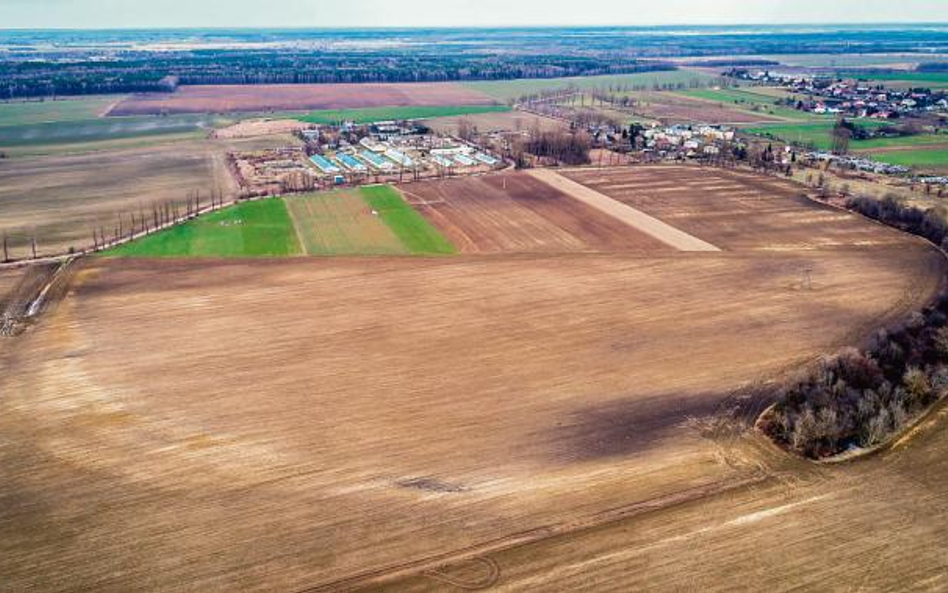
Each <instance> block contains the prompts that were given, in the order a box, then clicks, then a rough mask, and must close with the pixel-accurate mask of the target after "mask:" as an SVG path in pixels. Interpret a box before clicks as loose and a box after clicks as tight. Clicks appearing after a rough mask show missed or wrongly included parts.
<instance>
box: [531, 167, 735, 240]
mask: <svg viewBox="0 0 948 593" xmlns="http://www.w3.org/2000/svg"><path fill="white" fill-rule="evenodd" d="M529 173H530V175H532V176H533V177H534V178H536V179H539V180H540V181H543V182H544V183H546V184H548V185H550V186H551V187H554V188H556V189H558V190H560V191H562V192H564V193H566V194H567V195H569V196H570V197H572V198H575V199H577V200H579V201H581V202H583V203H584V204H587V205H589V206H591V207H592V208H595V209H596V210H599V211H600V212H603V213H605V214H608V215H609V216H612V217H614V218H616V219H617V220H621V221H622V222H624V223H625V224H627V225H628V226H629V227H631V228H633V229H635V230H637V231H639V232H641V233H644V234H646V235H648V236H650V237H652V238H654V239H657V240H658V241H661V242H662V243H664V244H666V245H668V246H669V247H672V248H674V249H677V250H678V251H720V249H718V248H717V247H715V246H714V245H712V244H710V243H708V242H707V241H703V240H701V239H699V238H697V237H694V236H692V235H689V234H688V233H685V232H682V231H681V230H679V229H676V228H675V227H673V226H671V225H669V224H666V223H664V222H662V221H660V220H658V219H657V218H654V217H652V216H649V215H647V214H645V213H644V212H641V211H639V210H636V209H635V208H632V207H631V206H629V205H627V204H623V203H622V202H617V201H616V200H613V199H612V198H610V197H608V196H605V195H603V194H601V193H599V192H597V191H595V190H592V189H590V188H588V187H586V186H585V185H581V184H579V183H576V182H575V181H572V180H570V179H568V178H566V177H563V176H562V175H560V174H559V173H557V172H556V171H551V170H549V169H533V170H531V171H530V172H529Z"/></svg>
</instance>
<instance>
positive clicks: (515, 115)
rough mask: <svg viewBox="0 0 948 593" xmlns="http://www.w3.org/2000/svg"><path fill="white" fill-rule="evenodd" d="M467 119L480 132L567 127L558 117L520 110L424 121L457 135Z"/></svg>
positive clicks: (542, 130)
mask: <svg viewBox="0 0 948 593" xmlns="http://www.w3.org/2000/svg"><path fill="white" fill-rule="evenodd" d="M462 120H464V121H468V122H470V123H471V124H472V125H473V126H475V127H476V128H477V131H478V132H480V133H482V134H489V133H491V132H505V131H506V132H529V131H531V130H536V129H539V130H540V131H541V132H554V131H557V130H567V129H569V124H568V123H567V122H564V121H562V120H559V119H553V118H551V117H543V116H541V115H534V114H532V113H524V112H522V111H506V112H501V113H479V114H474V115H464V116H455V117H437V118H435V119H429V120H427V121H425V123H426V124H427V125H428V126H429V127H431V129H432V130H435V131H437V132H439V133H441V134H449V135H455V136H456V135H457V133H458V129H459V127H460V122H461V121H462Z"/></svg>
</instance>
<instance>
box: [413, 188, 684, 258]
mask: <svg viewBox="0 0 948 593" xmlns="http://www.w3.org/2000/svg"><path fill="white" fill-rule="evenodd" d="M400 189H401V191H402V194H403V195H404V196H405V197H406V199H407V200H408V201H409V203H411V204H412V205H413V206H414V207H415V209H416V210H418V211H419V212H421V213H422V214H423V215H424V216H425V218H427V219H428V220H429V221H430V222H431V223H432V224H433V225H434V226H435V227H437V228H438V230H440V231H441V232H442V233H443V234H444V236H445V237H447V238H448V240H449V241H451V243H453V244H454V245H455V246H456V247H457V248H458V249H459V250H460V251H461V252H462V253H498V252H512V251H514V252H571V251H629V250H632V251H662V250H667V249H669V248H667V247H666V246H664V245H663V244H662V243H661V242H660V241H658V240H656V239H653V238H651V237H649V236H647V235H645V234H644V233H641V232H638V231H636V230H635V229H633V228H631V227H629V226H628V225H626V224H625V223H623V222H622V221H620V220H618V219H616V218H614V217H612V216H609V215H608V214H605V213H602V212H600V211H598V210H596V209H594V208H592V207H590V206H588V205H586V204H584V203H582V202H581V201H579V200H576V199H575V198H573V197H571V196H569V195H567V194H566V193H564V192H562V191H560V190H557V189H555V188H553V187H550V186H549V185H547V184H545V183H543V182H542V181H540V180H538V179H535V178H533V177H532V176H530V175H528V174H526V173H514V174H507V173H505V174H499V175H487V176H480V177H464V178H457V179H449V180H442V181H430V182H425V183H417V184H406V185H404V186H401V188H400Z"/></svg>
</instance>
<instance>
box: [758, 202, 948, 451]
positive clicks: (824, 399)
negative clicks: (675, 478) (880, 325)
mask: <svg viewBox="0 0 948 593" xmlns="http://www.w3.org/2000/svg"><path fill="white" fill-rule="evenodd" d="M847 206H848V207H849V208H850V209H851V210H854V211H856V212H859V213H861V214H863V215H865V216H868V217H870V218H873V219H875V220H878V221H880V222H884V223H886V224H889V225H891V226H894V227H897V228H900V229H902V230H904V231H906V232H910V233H913V234H915V235H918V236H921V237H925V238H926V239H928V240H930V241H932V242H933V243H935V244H937V245H941V246H942V247H945V246H946V244H948V223H946V222H945V221H946V214H948V213H946V211H945V210H944V209H943V208H933V209H928V210H922V209H920V208H916V207H914V206H908V205H905V204H903V203H901V202H899V201H898V199H897V198H895V197H893V196H888V197H886V198H884V199H882V200H876V199H873V198H868V197H862V196H859V197H854V198H851V199H849V200H848V202H847ZM946 393H948V295H946V294H944V293H943V294H942V295H941V296H939V298H938V299H937V300H936V302H935V303H934V304H933V305H932V306H930V307H927V308H926V309H924V310H923V311H922V312H920V313H914V314H913V315H911V316H910V317H909V319H908V320H906V321H905V322H904V323H902V324H900V325H898V326H896V327H894V328H892V329H889V330H881V331H879V332H878V333H877V334H876V335H875V336H874V337H873V339H872V341H871V344H870V345H869V347H868V348H866V349H865V350H857V349H855V348H849V349H846V350H843V351H842V352H840V353H839V354H837V355H835V356H832V357H829V358H826V359H824V360H822V361H821V362H820V363H819V364H818V365H817V366H816V368H814V369H811V370H808V371H806V372H804V373H803V374H802V375H801V376H800V377H798V378H797V379H796V380H794V381H792V382H790V384H789V385H787V386H785V387H784V388H783V389H782V390H781V393H780V397H779V399H778V402H777V403H776V404H775V406H774V407H773V408H772V410H771V411H770V412H769V413H768V414H765V415H764V416H763V417H762V418H761V420H760V424H759V426H760V427H761V429H762V430H763V431H764V432H765V433H766V434H768V435H769V436H770V437H771V438H772V439H774V440H775V441H776V442H778V443H781V444H783V445H784V446H785V447H787V448H788V449H790V450H792V451H795V452H797V453H799V454H801V455H803V456H806V457H810V458H814V459H818V458H824V457H828V456H832V455H836V454H839V453H842V452H845V451H847V450H849V449H850V448H853V447H862V448H865V447H872V446H874V445H879V444H881V443H884V442H885V441H886V440H887V439H889V438H890V437H891V435H893V434H895V433H897V432H898V431H899V430H901V429H902V428H904V427H905V426H906V425H907V424H909V423H910V422H911V421H912V420H913V419H915V418H917V417H918V416H919V415H920V414H921V413H923V412H924V411H925V410H926V409H928V407H929V406H931V405H932V404H933V403H934V402H936V401H937V400H938V399H939V398H941V397H943V396H944V395H945V394H946Z"/></svg>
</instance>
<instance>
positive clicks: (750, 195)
mask: <svg viewBox="0 0 948 593" xmlns="http://www.w3.org/2000/svg"><path fill="white" fill-rule="evenodd" d="M563 174H564V175H565V176H566V177H568V178H570V179H572V180H574V181H577V182H579V183H581V184H583V185H586V186H588V187H590V188H592V189H594V190H596V191H598V192H600V193H602V194H605V195H607V196H609V197H611V198H613V199H615V200H617V201H619V202H622V203H624V204H628V205H629V206H632V207H633V208H636V209H637V210H641V211H642V212H645V213H646V214H650V215H652V216H654V217H656V218H658V219H659V220H662V221H663V222H665V223H667V224H670V225H671V226H673V227H675V228H678V229H680V230H682V231H685V232H687V233H690V234H692V235H694V236H696V237H698V238H700V239H704V240H705V241H708V242H709V243H712V244H714V245H716V246H718V247H720V248H722V249H727V250H761V251H804V250H812V249H820V248H830V247H849V246H886V245H888V246H894V245H896V244H900V243H902V242H904V241H905V240H906V239H905V238H904V237H901V236H899V235H898V234H896V233H893V232H881V233H880V232H879V230H878V229H877V228H875V227H876V226H877V225H874V224H867V223H866V221H864V220H862V219H860V218H857V217H854V216H852V215H850V214H848V213H846V212H842V211H840V210H838V209H836V208H832V207H830V206H823V205H819V204H817V203H814V202H813V201H811V200H809V199H807V198H806V190H805V188H803V187H801V186H800V185H797V184H795V183H792V182H789V181H784V180H781V179H778V178H773V177H760V176H758V175H754V174H751V173H747V172H744V171H738V170H722V169H716V168H715V169H712V168H701V167H666V166H660V165H659V166H641V167H627V168H622V169H612V170H607V171H606V172H605V173H601V172H599V171H597V170H595V169H573V170H568V171H565V172H563Z"/></svg>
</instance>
